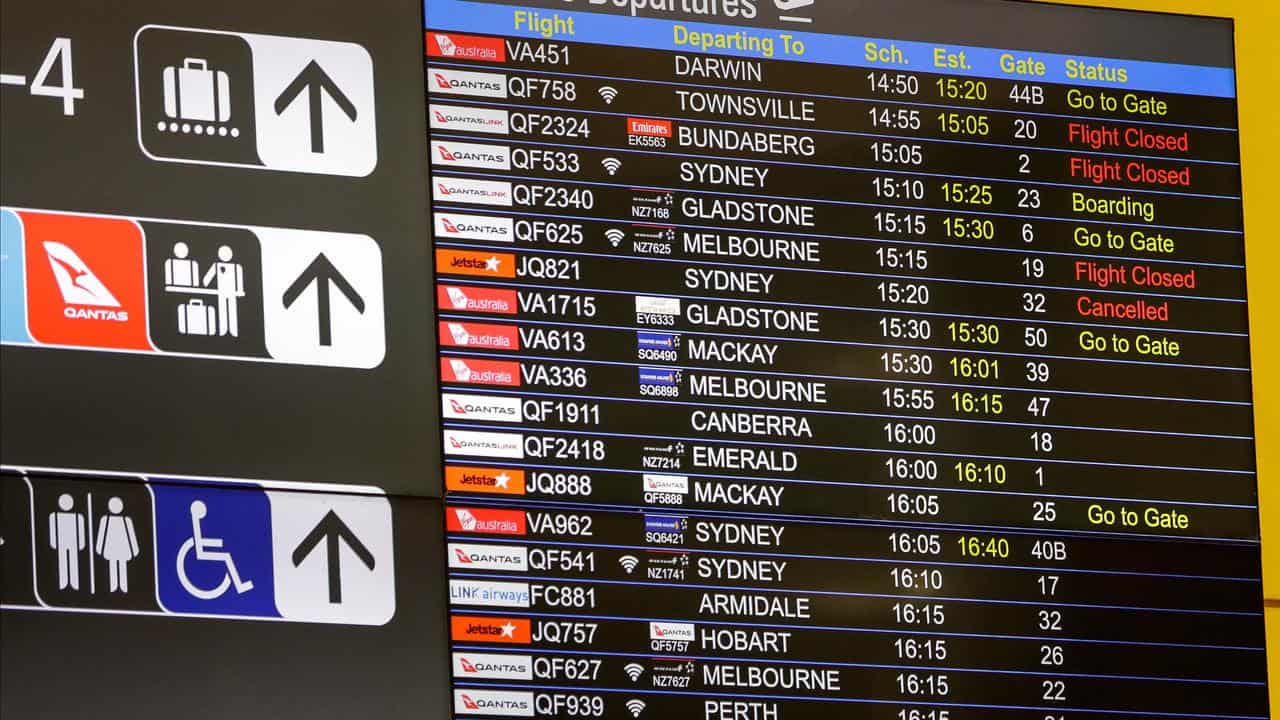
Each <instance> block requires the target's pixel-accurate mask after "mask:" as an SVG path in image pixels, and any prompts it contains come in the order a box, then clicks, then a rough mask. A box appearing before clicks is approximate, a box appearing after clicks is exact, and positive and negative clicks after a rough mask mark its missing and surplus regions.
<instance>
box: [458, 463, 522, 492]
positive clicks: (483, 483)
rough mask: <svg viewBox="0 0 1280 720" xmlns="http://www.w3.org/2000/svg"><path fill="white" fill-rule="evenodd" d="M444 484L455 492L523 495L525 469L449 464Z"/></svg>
mask: <svg viewBox="0 0 1280 720" xmlns="http://www.w3.org/2000/svg"><path fill="white" fill-rule="evenodd" d="M444 484H445V488H446V489H448V490H451V491H453V492H473V493H486V494H491V495H523V494H524V493H525V476H524V471H523V470H511V469H505V468H478V467H462V466H456V465H449V466H447V467H445V469H444Z"/></svg>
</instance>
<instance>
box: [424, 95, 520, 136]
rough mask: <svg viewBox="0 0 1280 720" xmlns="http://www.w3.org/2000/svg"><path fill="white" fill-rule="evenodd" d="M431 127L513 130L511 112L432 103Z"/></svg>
mask: <svg viewBox="0 0 1280 720" xmlns="http://www.w3.org/2000/svg"><path fill="white" fill-rule="evenodd" d="M429 110H430V112H429V117H430V120H431V129H433V130H457V131H465V132H479V133H489V134H491V135H507V134H509V133H510V132H511V113H509V112H507V111H506V110H496V109H493V108H473V107H463V106H461V105H441V104H437V103H432V104H431V106H430V108H429Z"/></svg>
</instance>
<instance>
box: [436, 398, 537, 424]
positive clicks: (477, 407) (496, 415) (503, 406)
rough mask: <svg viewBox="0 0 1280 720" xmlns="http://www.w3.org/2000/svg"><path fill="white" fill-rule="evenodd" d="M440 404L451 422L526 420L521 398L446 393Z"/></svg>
mask: <svg viewBox="0 0 1280 720" xmlns="http://www.w3.org/2000/svg"><path fill="white" fill-rule="evenodd" d="M440 403H441V405H443V406H444V416H445V417H446V418H448V419H450V420H482V421H489V422H520V421H522V420H523V419H524V418H523V414H522V413H521V412H520V398H511V397H494V396H490V395H460V394H458V393H445V394H444V395H443V396H442V397H441V400H440Z"/></svg>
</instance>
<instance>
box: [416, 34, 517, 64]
mask: <svg viewBox="0 0 1280 720" xmlns="http://www.w3.org/2000/svg"><path fill="white" fill-rule="evenodd" d="M427 55H428V56H430V57H445V58H453V59H455V60H479V61H481V62H494V63H501V62H506V61H507V46H506V44H504V43H503V42H502V40H501V39H500V38H490V37H480V36H478V35H463V34H462V33H444V32H427Z"/></svg>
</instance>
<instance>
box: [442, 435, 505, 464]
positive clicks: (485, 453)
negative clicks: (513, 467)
mask: <svg viewBox="0 0 1280 720" xmlns="http://www.w3.org/2000/svg"><path fill="white" fill-rule="evenodd" d="M444 452H445V454H446V455H463V456H472V457H499V458H511V459H515V460H523V459H524V436H522V435H520V434H519V433H493V432H476V431H472V430H445V431H444Z"/></svg>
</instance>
